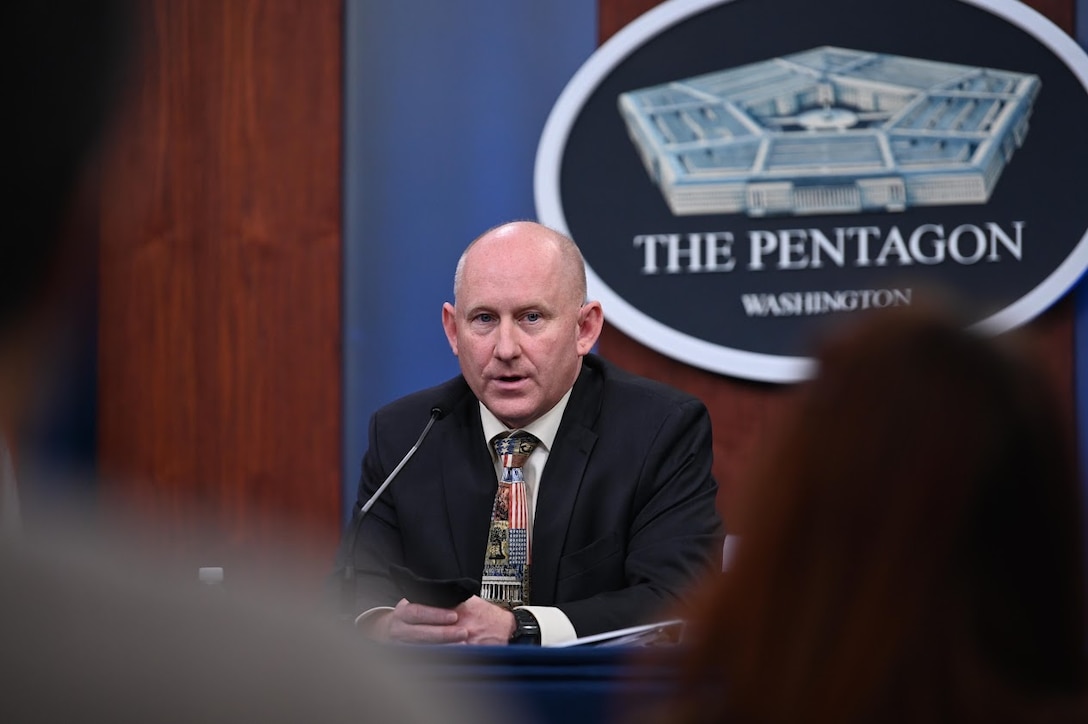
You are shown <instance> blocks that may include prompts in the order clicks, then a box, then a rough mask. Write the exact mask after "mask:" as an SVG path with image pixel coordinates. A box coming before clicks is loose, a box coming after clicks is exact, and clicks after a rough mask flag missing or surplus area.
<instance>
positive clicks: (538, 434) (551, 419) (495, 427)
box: [479, 387, 574, 452]
mask: <svg viewBox="0 0 1088 724" xmlns="http://www.w3.org/2000/svg"><path fill="white" fill-rule="evenodd" d="M573 389H574V387H571V388H570V389H569V390H567V394H565V395H563V397H562V398H560V400H559V402H557V403H555V406H554V407H552V409H550V410H548V411H547V412H545V413H544V414H543V415H541V416H540V417H538V418H537V419H535V420H533V421H532V422H530V423H529V424H528V425H526V426H525V427H521V428H518V429H519V430H524V431H525V432H528V433H530V434H532V436H533V437H535V438H536V439H537V440H539V441H540V444H541V445H542V446H543V447H544V449H545V450H547V451H548V452H551V449H552V443H553V442H555V435H556V433H558V432H559V423H560V422H562V420H563V412H564V411H565V410H566V409H567V402H569V401H570V393H571V391H572V390H573ZM479 404H480V421H481V422H482V423H483V426H484V439H485V440H486V441H487V442H488V447H490V443H491V441H492V440H493V439H494V438H495V436H496V435H499V434H501V433H504V432H506V431H507V430H509V429H510V428H508V427H507V426H506V425H504V424H503V423H502V422H500V421H499V418H497V417H495V416H494V415H493V414H492V413H491V410H489V409H487V408H486V407H484V403H482V402H481V403H479ZM492 452H494V450H492Z"/></svg>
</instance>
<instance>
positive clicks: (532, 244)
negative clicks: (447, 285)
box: [442, 222, 603, 428]
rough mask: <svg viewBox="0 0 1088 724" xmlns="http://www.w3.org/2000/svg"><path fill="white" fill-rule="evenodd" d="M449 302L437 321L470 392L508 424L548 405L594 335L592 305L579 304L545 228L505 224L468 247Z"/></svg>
mask: <svg viewBox="0 0 1088 724" xmlns="http://www.w3.org/2000/svg"><path fill="white" fill-rule="evenodd" d="M457 292H458V294H457V300H456V301H457V306H456V307H454V306H453V305H451V304H448V303H447V304H446V305H445V306H444V307H443V308H442V325H443V327H444V328H445V331H446V337H447V339H448V340H449V343H450V347H451V348H452V349H453V353H454V354H455V355H457V357H458V360H459V361H460V364H461V373H462V374H463V375H464V376H465V380H466V381H467V382H468V384H469V387H471V388H472V391H473V392H474V393H476V397H477V398H479V400H480V401H481V402H483V404H484V405H485V406H486V407H487V408H488V409H489V410H491V412H492V413H494V415H495V417H497V418H499V419H500V420H502V421H503V422H504V423H505V424H506V425H509V426H510V427H511V428H518V427H524V426H526V425H528V424H529V423H531V422H532V421H533V420H536V419H537V418H538V417H540V416H541V415H543V414H544V413H545V412H547V411H548V410H550V409H551V408H552V407H554V406H555V404H556V403H557V402H559V400H560V398H562V397H563V395H564V394H566V392H567V390H568V389H570V387H571V385H573V384H574V380H575V378H576V377H577V376H578V370H579V369H580V368H581V363H582V356H583V355H585V354H586V353H588V352H589V350H590V349H591V348H592V347H593V344H594V343H595V342H596V341H597V336H598V335H599V334H600V331H601V325H602V322H603V317H602V313H601V307H600V304H598V303H596V302H591V303H589V304H586V305H584V306H583V305H582V300H581V298H580V294H579V288H578V285H577V282H576V277H575V276H574V275H573V274H572V273H571V267H570V265H569V264H568V265H564V264H563V258H562V256H561V254H560V252H559V247H558V246H557V244H556V243H555V241H554V240H553V239H552V237H551V234H550V232H548V231H547V230H546V229H543V228H542V227H540V226H537V225H536V224H530V223H527V222H520V223H517V224H508V225H506V226H503V227H500V228H499V229H497V230H495V231H493V232H491V233H490V234H488V236H486V237H484V238H482V239H480V240H479V241H477V242H476V244H475V245H474V246H473V247H472V248H471V249H469V251H468V255H467V256H466V257H465V264H464V268H463V270H462V278H461V286H460V289H458V290H457Z"/></svg>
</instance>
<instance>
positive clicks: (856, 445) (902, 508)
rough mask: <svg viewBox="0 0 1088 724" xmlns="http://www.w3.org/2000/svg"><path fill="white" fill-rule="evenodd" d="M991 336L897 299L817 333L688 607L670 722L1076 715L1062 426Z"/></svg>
mask: <svg viewBox="0 0 1088 724" xmlns="http://www.w3.org/2000/svg"><path fill="white" fill-rule="evenodd" d="M1006 342H1007V340H1005V341H998V340H994V339H984V338H982V337H981V336H978V335H976V334H974V333H971V332H966V331H963V328H962V327H961V326H960V325H959V324H957V323H956V322H954V321H952V320H950V319H949V318H948V317H946V316H945V315H943V314H942V313H939V312H937V311H934V310H922V309H910V308H901V309H895V310H886V311H883V312H880V313H876V314H874V315H873V316H871V317H869V318H867V319H866V321H864V322H862V323H861V324H860V325H859V326H858V327H856V328H855V329H854V330H853V332H852V333H850V334H845V335H841V336H839V337H837V338H835V339H833V340H831V341H830V342H829V343H827V344H826V345H825V346H824V347H823V349H822V352H821V353H820V354H819V355H818V362H819V372H818V376H817V378H816V379H815V380H814V381H812V382H810V383H808V386H807V389H805V390H803V391H802V395H801V398H800V399H799V401H798V405H799V407H798V408H797V409H796V410H794V414H793V416H792V417H790V418H789V419H788V420H787V421H786V423H785V425H784V426H783V427H782V429H781V430H780V434H779V435H778V437H777V438H776V439H775V440H774V441H773V442H772V443H771V444H770V445H769V447H767V448H766V449H765V450H764V454H763V456H762V457H761V458H760V461H761V462H760V463H759V464H758V465H757V466H756V468H755V471H754V475H753V476H752V478H751V479H750V480H748V481H746V488H745V490H744V492H745V493H746V497H745V500H744V502H743V504H742V506H741V508H742V509H741V510H740V512H739V515H740V519H739V521H738V522H739V530H738V532H739V534H740V542H739V544H738V546H737V551H736V556H735V558H734V560H733V563H732V566H731V569H730V571H729V572H728V573H727V574H725V575H724V576H723V577H722V578H721V579H720V580H718V581H715V582H714V583H713V584H711V585H710V586H708V588H707V590H705V591H704V595H703V597H702V600H701V602H700V604H699V606H698V607H697V608H696V610H695V611H694V612H693V614H692V616H691V620H692V624H693V627H694V629H695V631H696V632H697V633H696V634H695V636H694V642H695V643H694V650H693V652H692V656H691V658H690V660H689V665H688V667H687V670H686V674H685V676H686V679H685V680H686V690H685V692H684V701H685V703H684V704H683V705H681V706H680V707H679V709H680V711H679V712H676V714H677V716H676V717H675V719H676V720H678V721H730V722H734V721H735V722H754V721H758V722H797V721H809V722H831V721H835V722H858V721H866V722H870V721H871V722H896V721H926V722H929V721H980V722H981V721H987V722H992V721H1006V720H1007V721H1022V720H1035V719H1034V717H1035V716H1036V715H1038V717H1039V718H1040V719H1042V720H1045V719H1046V715H1047V714H1048V713H1054V714H1055V716H1059V713H1060V716H1065V715H1066V714H1069V713H1070V712H1071V711H1076V712H1079V713H1078V714H1077V716H1082V715H1084V714H1085V710H1084V709H1082V708H1079V707H1082V706H1083V704H1084V699H1083V693H1084V685H1085V642H1086V639H1085V570H1084V560H1083V551H1084V548H1083V540H1082V535H1083V531H1082V522H1081V510H1082V508H1081V502H1080V494H1079V485H1078V480H1077V472H1076V462H1075V455H1074V450H1073V444H1072V436H1071V430H1069V429H1068V428H1069V426H1068V425H1066V424H1064V423H1063V418H1062V417H1061V414H1060V413H1059V411H1058V409H1057V407H1056V403H1055V400H1054V398H1053V395H1052V390H1051V388H1050V387H1049V385H1048V381H1047V380H1045V379H1044V378H1043V377H1042V375H1041V374H1040V372H1039V370H1037V369H1036V368H1035V367H1034V366H1033V365H1032V364H1030V363H1029V362H1028V361H1027V358H1025V357H1023V356H1021V355H1019V354H1018V353H1017V351H1016V350H1014V349H1012V348H1006V347H1005V346H1004V345H1005V343H1006ZM723 686H724V689H725V691H724V692H722V691H721V687H723ZM1058 720H1061V719H1060V718H1059V719H1058Z"/></svg>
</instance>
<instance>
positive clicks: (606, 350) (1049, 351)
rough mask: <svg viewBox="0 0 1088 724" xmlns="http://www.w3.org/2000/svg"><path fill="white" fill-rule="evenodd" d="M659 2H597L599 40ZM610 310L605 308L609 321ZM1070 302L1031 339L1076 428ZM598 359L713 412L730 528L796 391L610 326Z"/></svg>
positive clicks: (1068, 18)
mask: <svg viewBox="0 0 1088 724" xmlns="http://www.w3.org/2000/svg"><path fill="white" fill-rule="evenodd" d="M661 1H662V0H598V18H599V25H598V38H599V41H600V42H601V43H603V42H604V41H606V40H607V39H608V38H610V37H612V36H613V35H614V34H615V33H617V32H618V31H619V30H620V29H621V28H623V26H624V25H626V24H628V23H630V22H631V21H632V20H634V19H635V18H636V17H638V16H639V15H640V14H642V13H644V12H646V11H647V10H649V9H651V8H653V7H655V6H656V5H658V4H660V2H661ZM1027 4H1028V5H1031V6H1032V7H1034V8H1035V9H1037V10H1038V11H1039V12H1041V13H1043V14H1044V15H1046V16H1047V17H1049V18H1050V19H1052V20H1053V21H1054V22H1055V23H1056V24H1057V25H1058V26H1059V27H1061V28H1062V29H1063V30H1065V31H1066V32H1069V33H1072V32H1073V21H1074V0H1031V2H1028V3H1027ZM607 316H608V310H607V309H606V310H605V317H606V318H607ZM1073 318H1074V306H1073V303H1072V299H1070V298H1066V299H1064V300H1062V301H1061V302H1059V303H1058V304H1056V305H1055V306H1054V307H1053V308H1052V309H1051V310H1050V311H1048V312H1046V313H1045V314H1043V315H1041V316H1040V317H1039V318H1038V319H1036V320H1035V321H1033V322H1032V323H1031V324H1029V325H1028V328H1027V330H1026V331H1027V334H1028V335H1029V336H1030V338H1031V343H1032V344H1033V345H1034V348H1035V350H1036V351H1037V352H1038V355H1039V357H1040V358H1041V359H1042V361H1043V364H1044V365H1045V366H1046V368H1047V369H1048V371H1049V372H1050V374H1051V377H1052V379H1053V381H1054V385H1055V388H1056V389H1057V390H1058V394H1059V396H1060V398H1061V399H1062V400H1064V401H1065V402H1066V407H1065V413H1066V417H1067V419H1068V421H1069V424H1070V426H1071V427H1072V426H1073V425H1074V424H1075V415H1076V410H1075V407H1074V379H1073V368H1074V360H1073ZM599 349H600V351H601V354H602V355H603V356H605V357H607V358H608V359H610V360H613V361H615V362H616V363H618V364H620V365H621V366H623V367H625V368H627V369H629V370H631V371H633V372H636V373H638V374H642V375H646V376H647V377H653V378H656V379H660V380H662V381H665V382H668V383H669V384H672V385H674V386H676V387H679V388H680V389H683V390H686V391H688V392H690V393H691V394H693V395H696V396H698V397H699V398H701V399H702V400H703V401H704V402H706V405H707V407H708V409H709V411H710V416H711V419H712V421H713V424H714V475H715V477H716V478H717V480H718V484H719V486H720V489H719V493H718V507H719V509H720V510H721V512H722V515H723V517H724V518H725V520H726V525H727V527H728V525H729V510H730V509H731V508H732V506H733V503H734V502H735V500H736V496H737V494H738V492H739V489H738V488H739V485H740V481H741V479H742V478H743V473H744V470H745V467H746V466H747V465H749V464H750V462H751V460H752V457H753V454H754V453H755V450H756V443H757V442H758V441H759V440H760V439H761V438H763V437H765V436H766V435H767V434H768V433H769V432H771V431H772V430H773V428H774V425H775V424H776V421H777V420H778V419H780V418H781V416H782V414H783V412H784V410H785V408H786V406H787V405H788V403H789V401H790V400H791V399H792V398H793V397H795V394H794V393H795V390H796V387H795V386H791V385H772V384H765V383H758V382H751V381H748V380H741V379H737V378H733V377H727V376H724V375H718V374H715V373H712V372H706V371H704V370H701V369H697V368H695V367H692V366H690V365H687V364H684V363H682V362H677V361H675V360H673V359H670V358H668V357H665V356H664V355H661V354H659V353H657V352H655V351H653V350H651V349H649V348H647V347H645V346H643V345H642V344H640V343H638V342H636V341H634V340H633V339H631V338H630V337H628V336H627V335H625V334H623V333H622V332H620V331H619V330H617V329H616V328H615V327H613V326H611V325H609V324H607V323H606V324H605V329H604V331H603V333H602V334H601V340H600V345H599Z"/></svg>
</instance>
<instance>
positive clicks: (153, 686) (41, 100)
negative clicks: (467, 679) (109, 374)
mask: <svg viewBox="0 0 1088 724" xmlns="http://www.w3.org/2000/svg"><path fill="white" fill-rule="evenodd" d="M135 10H136V7H135V6H131V7H130V4H129V3H127V2H118V1H111V0H103V1H102V2H96V3H85V2H71V1H69V2H53V3H16V4H14V5H12V6H10V7H6V14H7V18H8V22H7V23H5V24H4V26H3V27H4V32H5V34H6V36H7V37H6V40H7V41H8V42H6V43H5V44H4V46H5V49H6V51H7V52H8V53H10V54H11V55H12V58H11V60H10V65H11V66H12V67H14V68H15V72H14V74H13V75H14V81H13V82H12V83H10V84H9V86H8V105H9V106H10V108H11V109H12V110H11V113H10V114H9V117H10V118H12V119H14V124H15V126H14V130H9V134H10V135H9V137H8V141H9V143H8V145H9V156H8V164H7V166H6V168H7V169H8V172H9V174H10V175H11V178H12V180H13V182H14V183H13V184H12V185H9V186H12V190H11V191H10V193H9V194H8V202H7V203H8V204H9V206H8V208H7V214H6V221H7V222H8V223H9V225H10V226H9V228H8V230H7V233H6V235H5V236H4V237H3V240H2V242H0V435H4V436H10V435H12V434H13V433H15V432H17V431H18V429H19V428H20V427H21V426H22V425H23V424H25V418H26V416H27V415H28V413H29V411H30V410H32V408H33V407H34V404H35V402H34V397H35V392H36V391H38V389H39V388H38V387H37V385H38V384H39V383H40V382H41V381H42V378H44V377H48V376H50V375H49V369H48V365H47V364H44V363H47V362H49V361H50V357H51V356H53V355H55V354H56V348H55V346H54V344H55V339H56V336H57V334H58V333H60V334H61V336H63V331H64V327H65V325H66V324H67V323H68V320H67V318H66V314H67V313H69V312H71V311H73V310H72V307H71V305H70V304H69V303H68V301H69V300H70V299H71V296H70V294H71V292H72V291H78V289H77V287H78V286H79V284H78V283H79V281H81V280H80V278H79V274H73V273H72V272H73V271H74V272H81V271H82V272H83V273H86V272H87V271H88V265H89V270H90V271H91V272H92V273H93V270H94V269H95V265H94V263H93V259H94V257H93V246H92V247H91V248H90V249H86V248H81V245H80V242H85V241H87V239H85V238H80V235H79V234H76V233H74V229H73V226H72V225H73V224H76V226H78V224H79V223H82V222H80V221H77V220H75V217H79V216H80V212H79V208H78V207H79V199H80V196H81V193H85V187H84V189H83V190H81V185H82V184H83V183H84V181H85V177H84V174H86V173H87V169H88V168H90V167H93V163H92V162H91V160H90V159H91V158H92V155H93V152H94V148H95V146H96V145H97V143H98V141H99V139H100V137H101V135H102V133H103V131H104V129H105V128H106V127H107V125H108V120H109V119H108V116H109V114H110V109H111V107H112V105H113V104H114V101H115V100H116V99H117V96H118V91H119V90H120V88H119V81H120V80H121V78H122V76H123V74H124V70H125V66H126V63H127V62H129V61H128V60H127V58H128V57H129V42H130V41H131V40H132V38H130V36H129V34H130V32H132V31H133V30H134V25H135V24H134V20H135V18H133V17H132V16H131V15H130V11H133V12H134V11H135ZM9 129H10V127H9ZM83 221H84V222H85V221H86V220H83ZM81 263H82V264H81ZM81 266H82V268H81ZM7 482H10V481H7ZM0 501H2V504H12V503H17V501H15V500H14V499H13V497H10V496H5V497H4V498H2V499H0ZM0 507H2V505H0ZM51 512H52V511H51ZM71 512H72V511H70V510H66V511H64V513H65V515H64V516H61V515H60V512H57V513H56V515H57V520H54V519H53V515H48V516H44V517H43V519H42V520H40V521H37V520H36V521H35V525H33V526H25V527H24V530H22V531H21V534H20V535H14V534H13V535H3V536H0V579H2V580H3V593H2V594H0V680H2V681H3V694H2V695H0V721H3V722H22V723H28V722H39V721H40V722H57V721H65V722H79V721H89V722H149V721H155V722H178V723H179V724H180V723H182V722H231V723H236V722H245V721H261V722H303V721H305V722H341V721H342V722H356V721H359V720H370V721H380V722H429V721H440V720H442V721H450V720H451V719H452V720H454V721H458V720H460V715H461V711H460V710H459V709H458V707H457V706H455V705H451V703H450V699H449V697H448V696H443V697H435V698H428V699H427V700H424V699H423V698H421V697H419V696H418V693H417V691H416V690H415V687H414V686H413V685H412V683H411V677H410V676H407V675H406V672H405V670H404V669H402V668H400V667H397V666H395V665H394V664H393V663H392V662H391V661H390V658H389V655H388V654H387V653H383V656H382V658H381V659H379V658H378V657H377V656H376V655H375V654H374V653H373V652H372V651H369V650H368V649H367V647H366V646H364V645H363V644H364V642H360V641H359V640H358V639H356V638H354V637H348V636H344V635H343V631H342V630H340V629H338V628H335V629H334V628H333V627H332V625H331V624H329V623H328V622H327V620H326V619H325V618H324V617H321V616H319V614H318V612H316V611H309V610H308V608H307V603H306V602H300V601H299V600H298V597H297V592H292V591H291V590H290V587H289V586H285V585H281V586H279V587H271V586H269V587H266V588H262V589H261V590H248V591H246V592H245V594H243V592H242V591H240V590H238V589H237V588H236V587H231V588H227V589H218V588H217V589H215V591H214V592H213V590H212V589H210V588H206V587H202V586H201V585H200V584H199V583H198V581H197V572H196V571H195V570H190V571H188V573H189V575H188V576H184V577H181V578H177V577H175V576H174V575H170V574H169V573H168V572H167V571H166V570H165V568H167V566H165V565H164V563H163V561H162V560H160V559H159V558H158V557H156V556H153V555H151V554H150V552H149V551H148V550H146V542H145V541H144V540H143V539H141V538H139V537H131V536H128V537H126V536H125V535H121V534H119V531H118V530H116V529H111V528H109V526H106V527H105V528H104V527H103V526H101V525H100V524H99V523H97V522H95V521H91V520H89V519H90V518H91V517H92V516H89V515H86V513H87V512H88V511H87V510H86V508H84V507H82V506H79V507H76V508H75V509H74V512H75V515H74V516H69V515H68V513H71ZM6 517H7V516H5V518H6ZM6 532H10V531H6ZM228 583H229V582H228ZM310 614H312V615H310ZM466 718H467V715H466Z"/></svg>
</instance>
